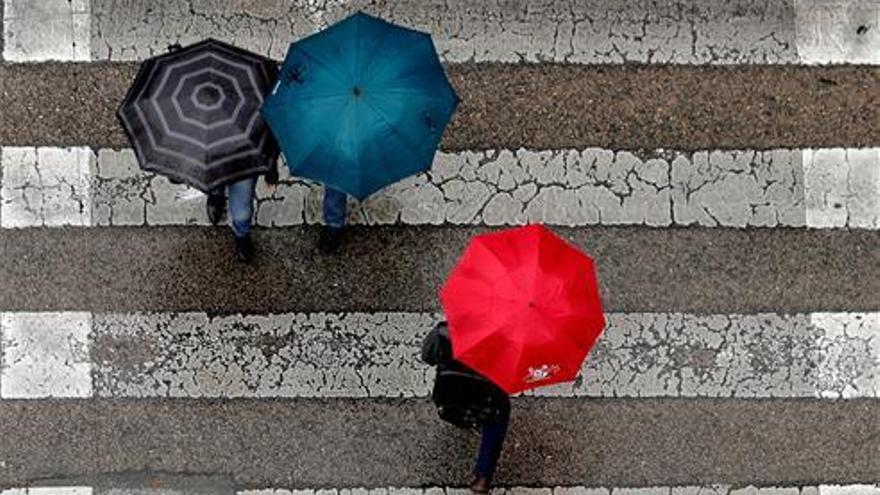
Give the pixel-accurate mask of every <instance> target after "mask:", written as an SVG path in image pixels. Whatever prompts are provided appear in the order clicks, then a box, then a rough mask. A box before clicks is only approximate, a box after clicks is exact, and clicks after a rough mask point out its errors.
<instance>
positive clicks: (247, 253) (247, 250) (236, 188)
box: [207, 166, 278, 263]
mask: <svg viewBox="0 0 880 495" xmlns="http://www.w3.org/2000/svg"><path fill="white" fill-rule="evenodd" d="M264 179H265V181H266V184H268V185H269V186H270V188H274V187H275V186H276V185H277V184H278V167H277V166H275V167H272V168H271V169H269V172H267V173H266V175H265V176H264ZM256 186H257V176H251V177H246V178H244V179H241V180H239V181H237V182H233V183H231V184H228V185H226V186H223V187H219V188H217V189H214V190H213V191H211V192H210V193H209V194H208V203H207V209H208V219H209V220H210V221H211V223H212V224H214V225H217V224H219V223H220V222H221V221H222V220H223V214H224V213H225V210H226V195H227V194H228V196H229V226H230V227H231V228H232V234H233V235H234V236H235V252H236V255H237V256H238V259H239V261H241V262H243V263H250V262H251V260H253V258H254V243H253V240H252V239H251V225H252V223H253V217H254V190H255V189H256Z"/></svg>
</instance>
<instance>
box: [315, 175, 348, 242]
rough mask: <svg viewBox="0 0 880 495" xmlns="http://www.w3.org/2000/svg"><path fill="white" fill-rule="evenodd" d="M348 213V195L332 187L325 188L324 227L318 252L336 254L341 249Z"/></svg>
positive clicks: (319, 240) (319, 238) (319, 239)
mask: <svg viewBox="0 0 880 495" xmlns="http://www.w3.org/2000/svg"><path fill="white" fill-rule="evenodd" d="M347 211H348V195H347V194H345V193H344V192H342V191H338V190H336V189H333V188H331V187H325V188H324V226H323V227H322V228H321V234H320V236H319V237H318V250H319V251H321V252H322V253H326V254H330V253H335V252H336V251H337V250H338V249H339V244H340V243H341V241H342V233H343V231H344V228H345V215H346V213H347Z"/></svg>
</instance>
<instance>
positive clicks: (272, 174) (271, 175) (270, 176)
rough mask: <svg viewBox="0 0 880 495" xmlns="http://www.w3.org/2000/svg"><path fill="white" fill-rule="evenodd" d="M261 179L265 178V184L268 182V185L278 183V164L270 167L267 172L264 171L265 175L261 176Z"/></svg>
mask: <svg viewBox="0 0 880 495" xmlns="http://www.w3.org/2000/svg"><path fill="white" fill-rule="evenodd" d="M263 179H265V181H266V184H269V185H270V186H276V185H278V164H277V163H276V164H275V165H273V166H272V168H270V169H269V171H268V172H266V175H265V176H263Z"/></svg>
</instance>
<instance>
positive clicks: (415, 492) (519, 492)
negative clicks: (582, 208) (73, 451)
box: [0, 483, 880, 495]
mask: <svg viewBox="0 0 880 495" xmlns="http://www.w3.org/2000/svg"><path fill="white" fill-rule="evenodd" d="M192 493H194V492H191V491H189V490H178V489H176V488H173V487H171V488H169V487H160V488H150V487H140V486H138V487H133V488H128V487H109V488H106V487H98V488H93V487H91V486H34V487H31V488H11V489H7V490H0V495H93V494H94V495H135V494H138V495H184V494H187V495H191V494H192ZM197 493H201V491H198V492H197ZM470 493H471V492H470V490H467V489H463V488H455V487H427V488H407V487H387V488H321V489H297V490H287V489H280V488H263V489H250V490H238V491H235V494H236V495H470ZM492 494H493V495H878V494H880V485H869V484H847V485H818V486H810V485H806V486H744V487H735V486H732V485H726V484H723V483H719V484H705V485H691V486H688V485H682V486H652V487H642V488H627V487H610V488H609V487H586V486H564V487H563V486H558V487H553V488H535V487H509V488H496V489H494V490H492Z"/></svg>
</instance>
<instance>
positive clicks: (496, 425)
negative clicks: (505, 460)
mask: <svg viewBox="0 0 880 495" xmlns="http://www.w3.org/2000/svg"><path fill="white" fill-rule="evenodd" d="M422 361H424V362H425V363H427V364H430V365H432V366H436V367H437V377H436V380H435V384H434V390H433V393H432V398H433V400H434V402H435V403H436V404H437V407H438V411H439V413H440V416H441V418H443V419H446V420H447V421H450V422H452V423H454V424H457V425H459V426H473V427H478V428H480V430H481V438H480V450H479V452H478V455H477V462H476V465H475V466H474V480H473V482H472V483H471V491H473V492H474V493H488V492H489V488H490V487H491V483H492V478H493V476H494V474H495V468H496V467H497V465H498V458H499V457H500V456H501V450H502V447H503V445H504V438H505V437H506V436H507V426H508V424H509V422H510V398H509V397H508V395H507V393H506V392H505V391H504V390H502V389H501V388H500V387H498V386H497V385H495V384H494V383H492V382H491V381H489V380H488V379H487V378H485V377H484V376H482V375H480V374H479V373H477V372H476V371H474V370H472V369H470V368H468V367H467V366H465V365H464V364H462V363H460V362H458V361H456V360H455V359H454V358H453V355H452V341H451V340H450V338H449V326H448V325H447V323H446V322H445V321H444V322H440V323H438V324H437V325H436V326H435V327H434V329H433V330H431V332H430V333H428V335H427V336H426V337H425V340H424V341H423V343H422Z"/></svg>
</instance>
